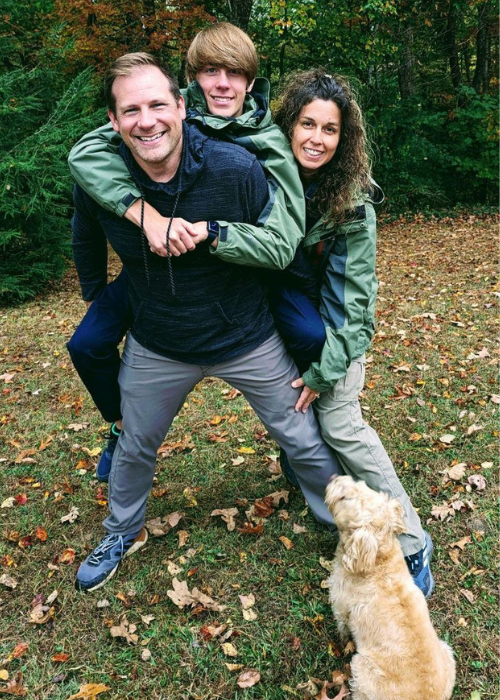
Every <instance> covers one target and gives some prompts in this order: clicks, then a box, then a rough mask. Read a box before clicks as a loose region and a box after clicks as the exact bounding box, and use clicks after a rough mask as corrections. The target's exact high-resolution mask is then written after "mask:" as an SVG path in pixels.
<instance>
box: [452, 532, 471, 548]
mask: <svg viewBox="0 0 500 700" xmlns="http://www.w3.org/2000/svg"><path fill="white" fill-rule="evenodd" d="M467 544H472V539H471V538H470V537H469V536H468V535H467V536H466V537H462V539H460V540H457V541H456V542H452V543H451V544H450V547H458V548H459V549H461V550H462V551H463V550H464V549H465V545H467Z"/></svg>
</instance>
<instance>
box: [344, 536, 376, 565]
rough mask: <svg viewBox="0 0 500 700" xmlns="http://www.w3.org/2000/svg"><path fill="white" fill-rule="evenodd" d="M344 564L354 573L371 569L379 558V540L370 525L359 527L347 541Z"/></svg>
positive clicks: (345, 543) (345, 542)
mask: <svg viewBox="0 0 500 700" xmlns="http://www.w3.org/2000/svg"><path fill="white" fill-rule="evenodd" d="M343 545H344V554H343V556H342V564H343V565H344V567H345V569H346V570H347V571H349V572H350V573H352V574H363V573H366V572H368V571H371V570H372V569H373V567H374V566H375V560H376V558H377V551H378V540H377V538H376V537H375V534H374V533H373V531H372V530H370V529H369V528H368V527H359V528H357V529H356V530H354V532H353V533H352V534H351V535H349V536H348V537H347V538H346V539H345V541H344V542H343Z"/></svg>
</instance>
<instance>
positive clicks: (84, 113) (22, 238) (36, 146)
mask: <svg viewBox="0 0 500 700" xmlns="http://www.w3.org/2000/svg"><path fill="white" fill-rule="evenodd" d="M59 82H60V78H59V76H58V75H57V74H56V73H55V72H54V71H52V70H51V69H48V68H34V69H33V70H31V71H25V70H23V69H17V70H14V71H10V72H8V73H5V74H3V75H1V76H0V114H1V116H2V119H3V121H4V123H6V124H8V126H9V128H8V129H3V130H2V132H1V135H0V152H1V153H2V156H1V157H0V250H1V257H0V303H3V304H7V303H14V302H19V301H22V300H24V299H28V298H32V297H34V296H35V295H36V294H37V293H39V292H40V291H42V290H43V289H44V288H45V286H46V285H47V283H48V282H49V281H50V280H51V279H54V278H56V277H59V276H60V275H61V274H62V273H63V271H64V269H65V266H66V263H67V259H68V257H69V239H70V233H69V221H68V220H69V214H70V210H71V191H72V181H71V177H70V174H69V170H68V167H67V164H66V159H67V155H68V152H69V149H70V147H71V145H72V144H73V143H74V142H75V140H76V139H77V138H78V137H79V136H81V135H82V134H83V133H85V131H87V130H89V129H91V128H93V127H94V126H96V125H97V122H98V121H99V120H101V121H102V118H103V116H104V115H103V114H102V113H101V114H96V113H94V110H93V105H94V104H95V102H96V86H95V83H94V79H93V75H92V72H91V71H85V72H83V73H81V74H80V75H79V76H77V77H76V78H75V79H74V80H73V81H71V83H70V85H69V86H68V87H67V88H66V89H65V90H63V91H61V92H59V97H58V99H56V94H57V92H56V91H57V90H60V88H59Z"/></svg>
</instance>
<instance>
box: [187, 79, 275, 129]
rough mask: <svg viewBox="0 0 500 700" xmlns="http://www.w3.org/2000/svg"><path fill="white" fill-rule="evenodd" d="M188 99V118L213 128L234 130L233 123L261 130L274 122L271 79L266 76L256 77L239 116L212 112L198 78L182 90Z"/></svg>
mask: <svg viewBox="0 0 500 700" xmlns="http://www.w3.org/2000/svg"><path fill="white" fill-rule="evenodd" d="M181 92H182V94H183V96H184V99H185V100H186V109H187V117H186V118H187V120H188V121H191V122H195V123H199V122H201V123H202V124H204V125H205V124H206V125H207V126H209V127H210V128H212V129H228V130H229V131H232V130H233V127H232V125H233V124H237V125H239V126H245V127H248V128H250V129H252V128H253V129H255V130H260V129H262V128H263V127H266V126H269V125H270V124H271V123H272V119H271V110H270V109H269V93H270V87H269V81H268V80H266V78H256V79H255V83H254V86H253V88H252V90H251V92H249V93H247V95H246V97H245V102H244V104H243V114H241V115H240V116H239V117H221V116H219V115H216V114H210V113H209V112H208V110H207V103H206V100H205V95H204V94H203V90H202V89H201V87H200V86H199V85H198V83H197V82H196V80H193V82H192V83H190V84H189V85H188V86H187V88H185V89H184V90H182V91H181Z"/></svg>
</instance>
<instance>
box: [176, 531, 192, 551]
mask: <svg viewBox="0 0 500 700" xmlns="http://www.w3.org/2000/svg"><path fill="white" fill-rule="evenodd" d="M177 537H178V538H179V547H184V546H185V545H186V544H187V542H188V540H189V532H188V531H187V530H179V532H178V533H177Z"/></svg>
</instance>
